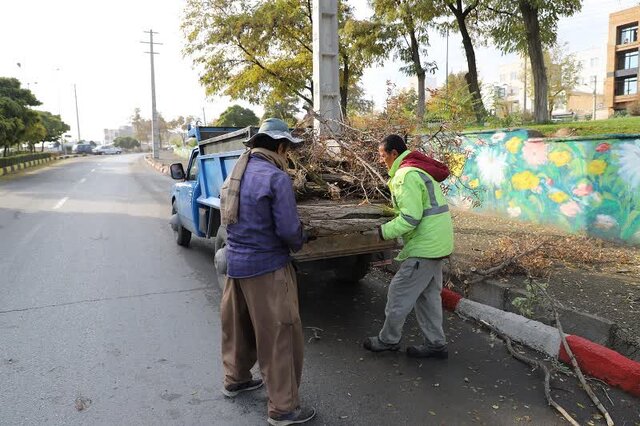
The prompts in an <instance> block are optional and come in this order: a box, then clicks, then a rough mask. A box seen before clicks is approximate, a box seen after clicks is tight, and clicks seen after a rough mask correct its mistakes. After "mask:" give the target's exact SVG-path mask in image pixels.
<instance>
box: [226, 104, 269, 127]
mask: <svg viewBox="0 0 640 426" xmlns="http://www.w3.org/2000/svg"><path fill="white" fill-rule="evenodd" d="M259 123H260V119H259V118H258V116H257V115H256V114H255V113H254V112H253V111H251V110H250V109H249V108H243V107H241V106H240V105H231V106H230V107H229V108H227V109H226V110H224V112H223V113H222V114H220V117H218V119H217V120H216V121H215V125H216V126H221V127H247V126H257V125H258V124H259Z"/></svg>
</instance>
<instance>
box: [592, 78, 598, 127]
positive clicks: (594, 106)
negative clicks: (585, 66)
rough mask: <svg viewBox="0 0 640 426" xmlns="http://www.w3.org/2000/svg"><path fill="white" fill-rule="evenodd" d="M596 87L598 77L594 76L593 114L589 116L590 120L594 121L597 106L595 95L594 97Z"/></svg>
mask: <svg viewBox="0 0 640 426" xmlns="http://www.w3.org/2000/svg"><path fill="white" fill-rule="evenodd" d="M597 87H598V76H597V75H594V76H593V114H592V115H591V119H592V120H595V119H596V106H597V105H596V104H597V95H596V88H597Z"/></svg>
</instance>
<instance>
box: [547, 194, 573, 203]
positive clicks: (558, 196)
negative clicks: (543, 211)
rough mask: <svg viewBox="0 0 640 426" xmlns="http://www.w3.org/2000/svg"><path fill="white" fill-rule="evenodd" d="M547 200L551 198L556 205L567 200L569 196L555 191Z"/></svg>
mask: <svg viewBox="0 0 640 426" xmlns="http://www.w3.org/2000/svg"><path fill="white" fill-rule="evenodd" d="M549 198H551V199H552V200H553V201H555V202H556V203H558V204H560V203H564V202H565V201H567V200H568V199H569V196H568V195H567V193H566V192H562V191H556V192H552V193H551V194H549Z"/></svg>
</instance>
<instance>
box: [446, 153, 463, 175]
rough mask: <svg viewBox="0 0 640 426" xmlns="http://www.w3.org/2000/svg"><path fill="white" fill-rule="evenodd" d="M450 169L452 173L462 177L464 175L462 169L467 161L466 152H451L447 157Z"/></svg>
mask: <svg viewBox="0 0 640 426" xmlns="http://www.w3.org/2000/svg"><path fill="white" fill-rule="evenodd" d="M447 160H448V161H447V162H448V164H447V165H448V166H449V171H450V172H451V174H452V175H454V176H457V177H460V176H462V170H463V169H464V164H465V163H466V162H467V157H465V156H464V154H458V153H451V154H449V155H448V158H447Z"/></svg>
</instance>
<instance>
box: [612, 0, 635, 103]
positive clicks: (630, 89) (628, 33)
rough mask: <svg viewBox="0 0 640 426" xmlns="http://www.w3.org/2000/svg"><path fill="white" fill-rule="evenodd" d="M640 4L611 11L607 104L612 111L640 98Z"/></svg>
mask: <svg viewBox="0 0 640 426" xmlns="http://www.w3.org/2000/svg"><path fill="white" fill-rule="evenodd" d="M639 22H640V6H636V7H632V8H630V9H625V10H621V11H619V12H616V13H612V14H611V15H609V42H608V46H607V80H606V82H605V104H606V106H607V109H608V112H609V115H613V114H614V113H615V112H616V111H621V110H625V109H626V108H627V106H628V105H629V104H630V103H632V102H635V101H639V100H640V95H639V93H638V52H639V51H640V41H639V40H638V23H639Z"/></svg>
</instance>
